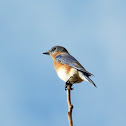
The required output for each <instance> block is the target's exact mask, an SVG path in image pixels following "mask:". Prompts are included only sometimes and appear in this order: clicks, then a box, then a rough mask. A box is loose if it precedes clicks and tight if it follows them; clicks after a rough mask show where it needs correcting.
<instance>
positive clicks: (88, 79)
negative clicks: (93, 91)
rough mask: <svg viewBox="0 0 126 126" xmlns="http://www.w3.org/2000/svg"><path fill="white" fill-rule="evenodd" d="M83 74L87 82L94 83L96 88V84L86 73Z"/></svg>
mask: <svg viewBox="0 0 126 126" xmlns="http://www.w3.org/2000/svg"><path fill="white" fill-rule="evenodd" d="M83 74H84V77H85V78H86V79H87V81H89V82H90V83H92V84H93V85H94V86H95V87H97V86H96V84H95V83H94V82H93V81H92V80H91V79H90V78H89V77H88V76H87V75H86V74H85V73H83Z"/></svg>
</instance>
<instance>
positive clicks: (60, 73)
mask: <svg viewBox="0 0 126 126" xmlns="http://www.w3.org/2000/svg"><path fill="white" fill-rule="evenodd" d="M76 72H77V70H76V69H74V68H72V69H71V70H70V72H69V74H68V73H67V71H66V70H65V69H62V68H60V69H59V70H58V71H57V74H58V76H59V78H60V79H61V80H63V81H65V82H67V81H68V79H69V78H70V77H71V76H73V75H74V74H75V73H76Z"/></svg>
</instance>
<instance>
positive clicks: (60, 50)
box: [43, 46, 96, 89]
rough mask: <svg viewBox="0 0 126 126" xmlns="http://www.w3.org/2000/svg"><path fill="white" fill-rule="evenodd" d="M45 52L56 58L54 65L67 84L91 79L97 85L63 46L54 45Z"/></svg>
mask: <svg viewBox="0 0 126 126" xmlns="http://www.w3.org/2000/svg"><path fill="white" fill-rule="evenodd" d="M43 54H47V55H50V56H51V57H52V59H53V60H54V67H55V70H56V72H57V74H58V76H59V78H60V79H62V80H63V81H65V82H66V85H65V89H66V88H67V85H69V84H70V85H71V86H72V85H73V84H74V83H80V82H82V81H89V82H90V83H92V84H93V85H94V86H95V87H96V85H95V83H94V82H93V81H92V80H91V79H90V78H89V77H90V76H91V75H93V74H91V73H89V72H88V71H87V70H86V69H85V68H84V67H83V66H82V65H81V64H80V63H79V62H78V61H77V60H76V59H75V58H74V57H73V56H71V55H70V54H69V52H68V51H67V50H66V49H65V48H64V47H62V46H54V47H52V48H51V49H50V50H49V51H48V52H45V53H43Z"/></svg>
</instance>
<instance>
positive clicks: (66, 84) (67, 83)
mask: <svg viewBox="0 0 126 126" xmlns="http://www.w3.org/2000/svg"><path fill="white" fill-rule="evenodd" d="M68 85H70V90H73V89H74V88H72V85H73V84H71V83H70V82H69V81H67V82H66V83H65V90H67V86H68Z"/></svg>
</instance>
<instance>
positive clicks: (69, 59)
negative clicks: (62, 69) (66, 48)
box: [55, 54, 93, 76]
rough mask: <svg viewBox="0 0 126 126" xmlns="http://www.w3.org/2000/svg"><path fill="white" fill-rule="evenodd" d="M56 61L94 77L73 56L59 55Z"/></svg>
mask: <svg viewBox="0 0 126 126" xmlns="http://www.w3.org/2000/svg"><path fill="white" fill-rule="evenodd" d="M55 60H56V61H57V62H60V63H62V64H66V65H69V66H71V67H73V68H75V69H77V70H78V71H81V72H84V73H85V74H87V75H88V76H91V75H93V74H91V73H89V72H88V71H87V70H86V69H85V68H84V67H83V66H82V65H81V64H80V63H79V62H78V61H77V60H76V59H75V58H74V57H73V56H71V55H69V54H61V55H58V56H56V58H55Z"/></svg>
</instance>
